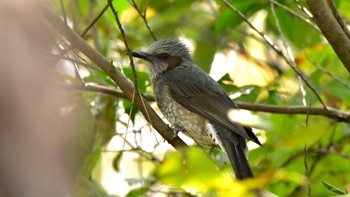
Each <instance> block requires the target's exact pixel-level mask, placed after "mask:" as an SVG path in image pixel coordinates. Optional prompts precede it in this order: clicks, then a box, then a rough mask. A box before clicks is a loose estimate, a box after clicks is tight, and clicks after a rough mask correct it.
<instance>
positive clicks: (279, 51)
mask: <svg viewBox="0 0 350 197" xmlns="http://www.w3.org/2000/svg"><path fill="white" fill-rule="evenodd" d="M222 1H223V2H224V3H225V5H226V6H227V7H228V8H230V9H231V10H232V11H233V12H235V13H236V14H237V15H238V16H239V17H241V19H242V20H243V21H245V22H246V23H247V24H248V25H249V27H251V28H252V29H253V30H254V31H255V32H256V33H258V34H259V35H260V36H261V37H262V38H263V39H264V40H265V42H266V43H267V44H268V45H269V46H270V47H271V48H272V49H273V50H275V51H276V52H277V54H279V55H280V56H281V57H282V58H283V59H284V60H285V61H286V62H287V63H288V65H290V67H291V68H292V69H293V70H294V72H295V73H296V74H297V75H298V76H300V77H301V79H302V80H303V81H304V83H305V84H306V85H307V86H308V87H309V88H310V90H311V91H312V92H313V93H314V94H315V95H316V97H317V99H318V100H319V101H320V103H321V104H322V106H323V108H324V109H325V110H327V108H328V107H327V106H326V104H325V103H324V102H323V100H322V98H321V96H320V95H319V94H318V92H317V91H316V89H315V88H314V87H313V85H312V84H311V83H310V82H309V81H308V80H307V78H306V77H305V76H304V74H303V73H302V72H301V71H300V70H299V69H298V67H295V66H293V64H292V63H291V62H290V61H289V59H288V58H287V57H286V56H284V54H283V52H282V51H281V50H280V49H279V48H278V47H277V46H276V45H275V44H274V43H273V41H272V40H271V38H270V37H269V36H267V35H266V34H264V33H262V32H261V31H259V30H258V29H257V28H256V27H255V26H254V25H253V24H252V23H251V22H250V21H249V20H248V18H247V17H246V16H244V14H242V13H241V12H240V11H239V10H237V9H236V8H235V7H233V6H232V5H231V4H230V3H229V2H227V1H226V0H222Z"/></svg>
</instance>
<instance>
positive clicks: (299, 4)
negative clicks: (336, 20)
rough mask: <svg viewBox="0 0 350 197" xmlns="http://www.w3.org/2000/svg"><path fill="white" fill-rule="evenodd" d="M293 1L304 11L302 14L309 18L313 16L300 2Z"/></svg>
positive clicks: (297, 0)
mask: <svg viewBox="0 0 350 197" xmlns="http://www.w3.org/2000/svg"><path fill="white" fill-rule="evenodd" d="M294 1H295V3H296V4H297V5H298V8H299V9H300V10H301V11H302V12H304V14H305V15H306V16H307V17H309V18H312V17H313V16H312V14H311V12H310V11H309V10H308V9H307V8H306V7H305V6H304V5H303V4H302V3H300V1H299V0H294Z"/></svg>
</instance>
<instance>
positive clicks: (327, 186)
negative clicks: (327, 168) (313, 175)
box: [321, 181, 346, 195]
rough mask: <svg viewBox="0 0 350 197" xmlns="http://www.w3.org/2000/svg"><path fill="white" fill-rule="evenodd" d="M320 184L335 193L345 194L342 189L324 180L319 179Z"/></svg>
mask: <svg viewBox="0 0 350 197" xmlns="http://www.w3.org/2000/svg"><path fill="white" fill-rule="evenodd" d="M321 183H322V185H323V186H324V187H325V188H327V189H328V190H329V191H331V192H333V193H335V194H339V195H342V194H346V193H345V192H344V191H343V190H341V189H339V188H337V187H335V186H334V185H331V184H329V183H327V182H325V181H321Z"/></svg>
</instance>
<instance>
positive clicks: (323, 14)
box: [307, 0, 350, 73]
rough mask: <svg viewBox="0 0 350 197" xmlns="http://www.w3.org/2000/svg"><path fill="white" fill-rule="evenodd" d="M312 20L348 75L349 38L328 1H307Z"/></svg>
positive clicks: (332, 5) (341, 20)
mask: <svg viewBox="0 0 350 197" xmlns="http://www.w3.org/2000/svg"><path fill="white" fill-rule="evenodd" d="M307 4H308V5H309V7H310V11H311V13H312V14H313V18H314V20H315V22H316V24H317V26H318V27H319V28H320V30H321V32H322V34H323V35H324V37H325V38H326V39H327V40H328V42H329V44H330V45H331V46H332V48H333V50H334V51H335V53H336V54H337V56H338V57H339V59H340V61H341V62H342V63H343V65H344V66H345V68H346V69H347V70H348V72H349V73H350V55H349V54H350V37H349V35H348V32H349V30H348V29H347V27H346V26H345V25H344V22H343V19H341V17H340V14H339V13H338V11H337V9H336V8H335V7H334V4H333V2H332V1H329V0H307Z"/></svg>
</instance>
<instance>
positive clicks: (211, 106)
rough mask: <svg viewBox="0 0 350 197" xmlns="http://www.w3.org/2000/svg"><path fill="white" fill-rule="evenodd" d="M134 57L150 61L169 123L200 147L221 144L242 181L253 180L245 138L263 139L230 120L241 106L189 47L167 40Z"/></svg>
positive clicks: (150, 67)
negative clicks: (200, 64) (197, 61)
mask: <svg viewBox="0 0 350 197" xmlns="http://www.w3.org/2000/svg"><path fill="white" fill-rule="evenodd" d="M132 55H133V56H135V57H138V58H141V59H144V60H146V61H147V64H148V69H149V72H150V75H151V78H152V83H153V89H154V95H155V98H156V101H157V104H158V106H159V108H160V110H161V111H162V113H163V114H164V115H165V117H166V118H167V119H168V120H169V122H171V123H172V124H173V125H174V126H175V128H177V129H179V130H182V131H184V133H185V134H186V135H188V136H189V137H191V138H193V139H194V140H195V141H196V142H197V143H198V144H201V145H206V146H213V145H219V146H220V147H221V149H223V150H224V151H225V152H226V153H227V155H228V157H229V159H230V161H231V163H232V165H233V167H234V170H235V174H236V177H237V178H238V179H244V178H248V177H253V173H252V171H251V168H250V166H249V164H248V161H247V157H246V154H245V152H246V149H247V147H246V143H245V139H247V140H252V141H254V142H255V143H257V144H260V142H259V140H258V139H257V137H256V136H255V135H254V133H253V132H252V130H251V129H250V128H245V127H242V126H240V125H238V124H236V123H233V122H232V121H230V119H229V118H228V116H227V113H228V111H229V110H230V109H231V108H238V106H237V105H236V104H235V103H234V102H233V101H232V100H231V99H230V98H229V97H228V95H227V94H226V92H225V91H224V90H223V88H222V87H221V86H220V85H219V84H218V83H217V82H216V81H215V80H214V79H212V78H211V77H210V76H209V75H208V74H207V73H205V72H204V71H203V70H201V69H200V68H199V67H198V66H196V65H195V64H194V63H193V61H192V58H191V56H190V54H189V50H188V49H187V47H186V46H185V45H184V44H183V43H181V42H180V41H178V40H174V39H167V40H161V41H158V42H156V43H154V44H153V45H152V46H151V47H150V48H149V49H148V50H147V52H133V53H132Z"/></svg>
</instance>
